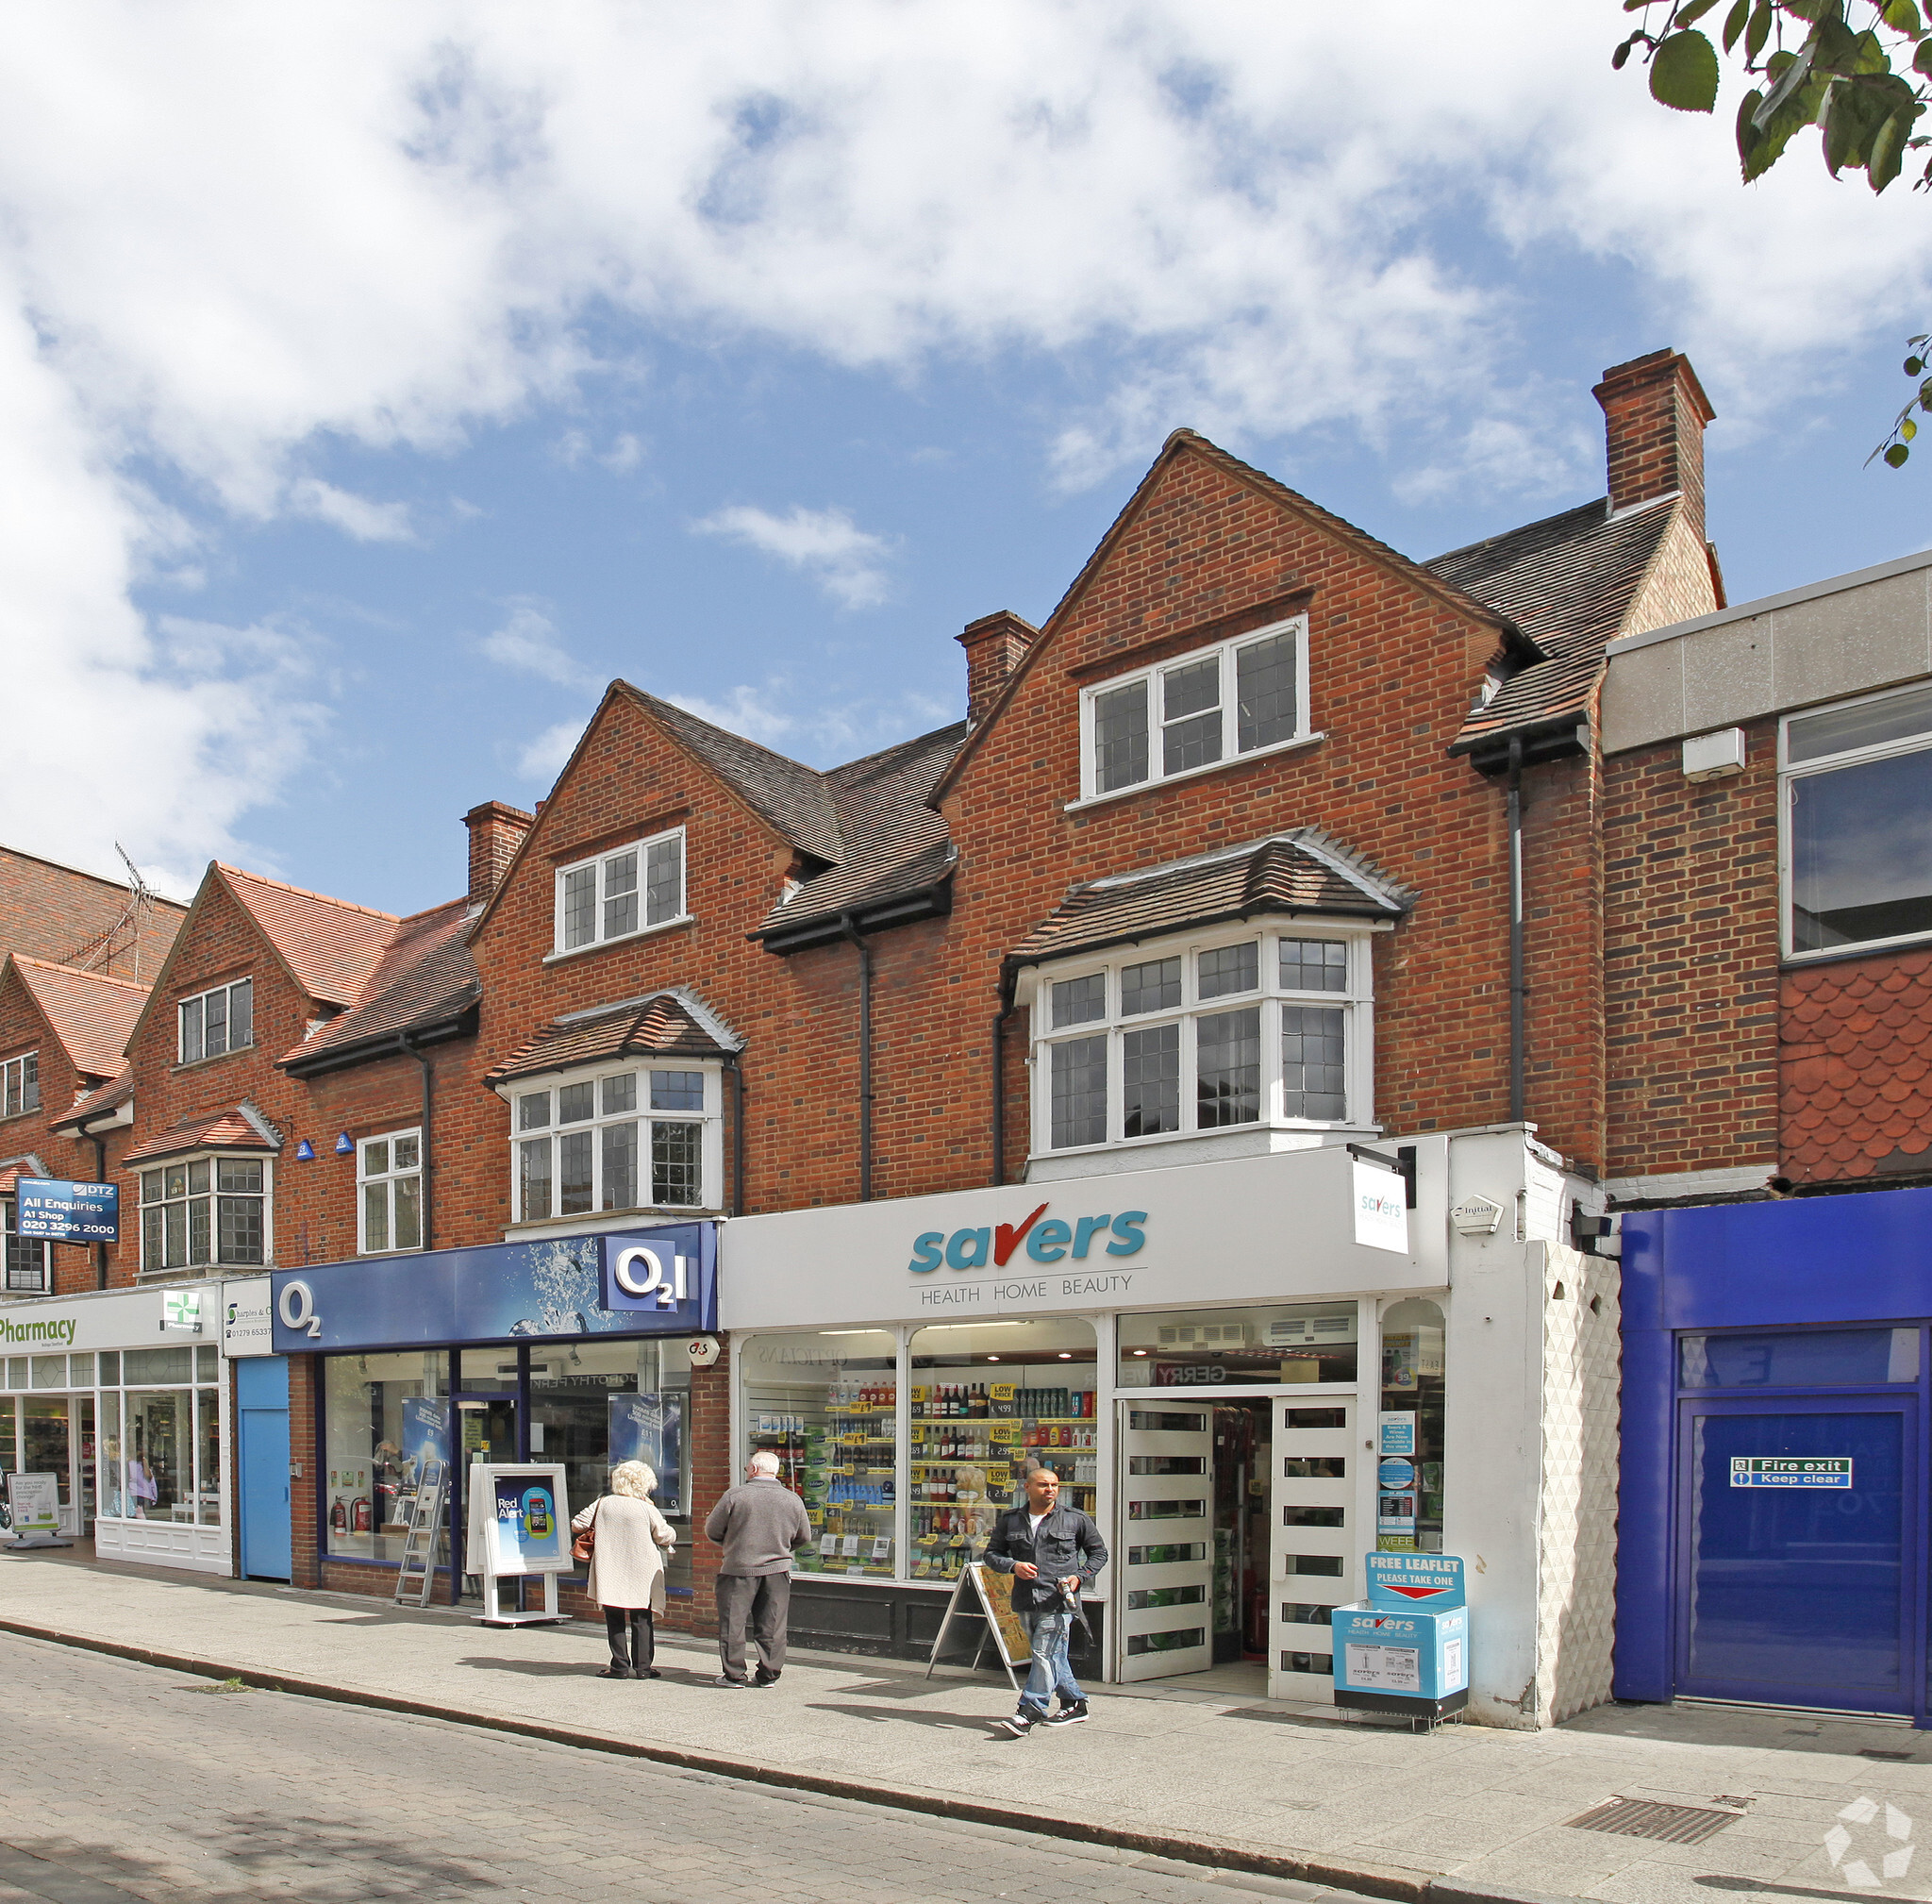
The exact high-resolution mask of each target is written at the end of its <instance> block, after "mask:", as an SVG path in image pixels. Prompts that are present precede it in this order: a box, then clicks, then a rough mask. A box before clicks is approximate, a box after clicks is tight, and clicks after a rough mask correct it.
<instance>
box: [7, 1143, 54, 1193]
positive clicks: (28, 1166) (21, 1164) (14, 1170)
mask: <svg viewBox="0 0 1932 1904" xmlns="http://www.w3.org/2000/svg"><path fill="white" fill-rule="evenodd" d="M46 1174H47V1166H46V1165H45V1164H44V1163H42V1161H41V1160H40V1159H39V1158H38V1157H37V1156H35V1155H34V1153H33V1152H32V1151H31V1150H24V1151H22V1152H21V1154H20V1155H19V1156H18V1157H9V1158H8V1160H7V1161H6V1162H5V1163H0V1196H10V1195H11V1194H13V1192H14V1191H15V1190H17V1189H18V1188H19V1187H20V1179H21V1178H22V1177H45V1176H46Z"/></svg>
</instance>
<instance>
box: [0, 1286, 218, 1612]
mask: <svg viewBox="0 0 1932 1904" xmlns="http://www.w3.org/2000/svg"><path fill="white" fill-rule="evenodd" d="M217 1306H218V1305H217V1291H216V1288H215V1287H214V1286H213V1285H202V1284H192V1283H185V1284H168V1285H165V1286H163V1287H160V1288H155V1289H141V1290H116V1291H106V1292H102V1293H99V1294H84V1295H73V1296H58V1297H50V1298H47V1299H44V1300H42V1301H36V1302H9V1303H8V1304H6V1305H5V1306H4V1307H0V1358H4V1366H0V1377H4V1380H0V1474H4V1473H6V1472H8V1471H9V1470H13V1469H18V1470H20V1471H22V1472H24V1473H28V1474H51V1475H53V1476H54V1477H55V1479H56V1483H57V1486H58V1493H59V1500H60V1525H61V1529H62V1531H63V1532H64V1533H66V1534H68V1535H71V1536H74V1537H75V1538H78V1539H92V1542H93V1545H94V1552H95V1553H96V1555H97V1556H98V1557H99V1558H100V1559H102V1560H117V1561H139V1562H143V1563H144V1564H146V1565H149V1566H165V1567H183V1568H187V1569H189V1570H190V1571H192V1572H196V1573H216V1574H225V1573H227V1572H228V1571H229V1565H230V1553H229V1547H230V1541H229V1528H228V1515H227V1498H228V1474H227V1454H226V1449H227V1429H226V1408H227V1404H226V1369H225V1364H224V1362H223V1359H222V1354H221V1344H220V1331H219V1328H218V1326H217V1319H216V1310H217Z"/></svg>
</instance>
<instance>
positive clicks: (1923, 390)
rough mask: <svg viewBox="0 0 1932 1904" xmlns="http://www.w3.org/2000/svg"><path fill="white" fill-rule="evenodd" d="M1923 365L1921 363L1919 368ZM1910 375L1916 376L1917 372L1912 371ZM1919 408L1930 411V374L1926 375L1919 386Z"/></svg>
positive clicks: (1931, 378)
mask: <svg viewBox="0 0 1932 1904" xmlns="http://www.w3.org/2000/svg"><path fill="white" fill-rule="evenodd" d="M1920 368H1921V369H1923V368H1924V365H1923V364H1922V365H1921V366H1920ZM1911 375H1912V376H1917V375H1918V372H1917V371H1914V372H1912V373H1911ZM1919 408H1920V409H1923V410H1925V411H1927V412H1928V413H1932V376H1928V377H1927V378H1926V379H1925V381H1924V383H1922V384H1921V385H1920V386H1919Z"/></svg>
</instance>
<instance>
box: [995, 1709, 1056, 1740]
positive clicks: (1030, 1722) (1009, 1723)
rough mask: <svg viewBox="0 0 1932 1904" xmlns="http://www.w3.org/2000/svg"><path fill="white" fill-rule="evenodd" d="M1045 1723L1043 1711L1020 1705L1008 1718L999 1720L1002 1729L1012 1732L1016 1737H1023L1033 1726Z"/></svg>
mask: <svg viewBox="0 0 1932 1904" xmlns="http://www.w3.org/2000/svg"><path fill="white" fill-rule="evenodd" d="M1045 1723H1046V1715H1045V1713H1043V1712H1034V1711H1032V1710H1031V1709H1030V1708H1029V1707H1026V1706H1022V1707H1021V1708H1020V1710H1019V1711H1018V1712H1015V1713H1014V1714H1013V1716H1012V1717H1011V1718H1010V1719H1002V1720H1001V1721H1000V1725H1001V1727H1002V1729H1005V1730H1006V1731H1008V1732H1010V1733H1012V1735H1013V1737H1014V1738H1016V1739H1024V1737H1025V1736H1026V1734H1027V1733H1028V1732H1030V1731H1032V1729H1034V1727H1036V1726H1040V1725H1044V1724H1045Z"/></svg>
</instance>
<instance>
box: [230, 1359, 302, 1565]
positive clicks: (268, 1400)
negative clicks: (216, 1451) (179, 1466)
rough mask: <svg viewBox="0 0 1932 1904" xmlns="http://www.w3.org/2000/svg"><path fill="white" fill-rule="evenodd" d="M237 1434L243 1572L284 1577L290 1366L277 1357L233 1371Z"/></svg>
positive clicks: (287, 1553) (288, 1544) (287, 1539)
mask: <svg viewBox="0 0 1932 1904" xmlns="http://www.w3.org/2000/svg"><path fill="white" fill-rule="evenodd" d="M236 1394H237V1399H238V1400H239V1402H240V1404H241V1407H240V1411H239V1413H240V1425H239V1429H238V1433H237V1437H236V1453H237V1466H238V1467H239V1469H240V1471H241V1472H240V1485H239V1488H238V1493H239V1495H240V1497H241V1510H242V1527H241V1546H242V1575H243V1577H244V1578H248V1579H254V1580H286V1579H287V1578H289V1577H290V1574H291V1541H290V1533H289V1364H288V1361H287V1359H286V1358H285V1357H282V1356H252V1357H249V1358H248V1359H246V1360H245V1361H242V1363H241V1364H240V1365H239V1368H238V1370H237V1373H236Z"/></svg>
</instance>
